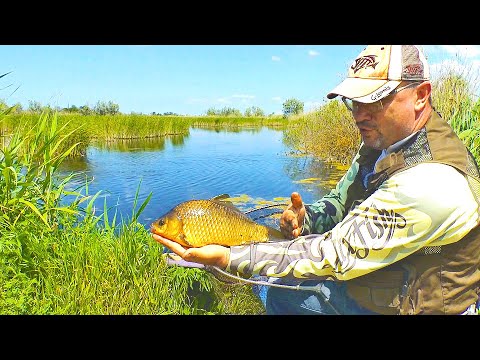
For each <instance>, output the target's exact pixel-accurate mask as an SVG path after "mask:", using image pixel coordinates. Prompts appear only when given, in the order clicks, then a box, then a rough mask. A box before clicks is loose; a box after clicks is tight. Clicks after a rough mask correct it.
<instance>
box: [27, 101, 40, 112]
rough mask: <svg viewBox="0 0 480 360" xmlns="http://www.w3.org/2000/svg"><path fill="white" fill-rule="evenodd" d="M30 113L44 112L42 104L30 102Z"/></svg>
mask: <svg viewBox="0 0 480 360" xmlns="http://www.w3.org/2000/svg"><path fill="white" fill-rule="evenodd" d="M28 111H30V112H34V113H39V112H42V104H40V103H39V102H38V101H33V100H28Z"/></svg>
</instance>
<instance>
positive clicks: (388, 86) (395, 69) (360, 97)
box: [327, 45, 430, 103]
mask: <svg viewBox="0 0 480 360" xmlns="http://www.w3.org/2000/svg"><path fill="white" fill-rule="evenodd" d="M429 79H430V71H429V68H428V63H427V59H426V58H425V55H424V54H423V51H422V49H421V47H419V46H418V45H368V46H367V47H366V48H365V49H363V51H362V52H361V53H360V54H359V55H358V56H357V58H356V59H355V60H354V61H353V63H352V65H351V66H350V68H349V69H348V75H347V78H346V79H345V80H343V81H342V82H341V83H340V84H339V85H338V86H337V87H336V88H335V89H333V90H332V91H331V92H330V93H328V95H327V98H329V99H333V98H335V97H337V96H338V95H340V96H345V97H347V98H350V99H353V100H355V101H358V102H363V103H372V102H375V101H378V100H380V99H383V98H384V97H386V96H388V95H389V94H390V93H391V92H392V91H393V90H394V89H395V88H396V87H397V86H398V85H399V84H400V82H401V81H402V80H413V81H425V80H429Z"/></svg>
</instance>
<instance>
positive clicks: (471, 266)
mask: <svg viewBox="0 0 480 360" xmlns="http://www.w3.org/2000/svg"><path fill="white" fill-rule="evenodd" d="M359 155H360V157H359V159H358V162H359V165H360V169H359V172H358V174H357V177H356V178H355V180H354V183H353V184H352V186H351V187H350V189H349V190H348V193H347V202H346V209H347V210H348V209H350V208H352V207H355V206H356V205H357V204H359V203H360V202H362V201H363V200H364V199H366V198H367V197H368V196H369V195H370V194H372V193H373V192H374V191H375V190H377V189H378V188H379V187H380V185H381V184H382V183H383V182H384V181H385V180H386V179H388V178H389V177H391V176H392V175H393V174H396V173H398V172H400V171H403V170H405V169H408V168H410V167H412V166H415V165H417V164H419V163H422V162H437V163H442V164H446V165H450V166H453V167H454V168H456V169H457V170H458V171H460V172H461V173H463V174H464V175H465V176H466V178H467V180H468V183H469V185H470V188H471V189H472V191H473V193H474V195H475V197H476V200H477V203H479V205H480V174H479V169H478V166H477V164H476V162H475V159H474V158H473V156H472V154H471V153H470V152H469V151H468V149H467V148H466V147H465V145H464V144H463V142H462V141H461V140H460V139H459V138H458V137H457V135H456V134H455V133H454V131H453V130H452V128H451V127H450V126H449V125H448V123H447V122H446V121H445V120H444V119H442V118H441V117H440V116H439V115H438V114H437V113H436V112H435V111H432V115H431V116H430V119H429V120H428V121H427V123H426V124H425V126H424V127H423V128H422V129H421V130H420V131H418V132H417V134H416V135H415V136H413V137H412V138H411V139H409V141H407V143H406V144H405V145H403V146H402V148H401V149H400V150H399V151H396V152H393V153H390V154H389V155H387V156H386V157H385V158H383V159H381V160H380V161H379V162H378V163H377V164H376V165H375V162H376V160H377V159H378V157H379V155H380V151H377V150H373V149H370V148H367V147H365V146H362V148H361V149H360V150H359ZM374 166H375V174H374V175H373V176H372V177H370V178H367V179H368V181H367V183H366V184H365V182H363V180H364V179H365V174H367V173H370V172H371V171H372V170H373V168H374ZM433 180H434V179H433ZM365 185H366V188H365ZM439 196H441V194H439ZM479 266H480V226H479V225H477V226H476V227H475V228H474V229H472V230H471V231H470V232H469V233H468V234H467V235H466V236H465V237H464V238H462V239H461V240H459V241H457V242H455V243H452V244H449V245H442V246H429V247H424V248H422V249H421V250H419V251H417V252H416V253H414V254H412V255H410V256H407V257H406V258H404V259H402V260H400V261H398V262H396V263H394V264H391V265H389V266H387V267H385V268H382V269H380V270H376V271H374V272H371V273H369V274H366V275H363V276H360V277H357V278H354V279H352V280H348V281H347V282H346V284H347V291H348V293H349V295H350V296H351V297H352V298H353V299H355V300H356V301H357V303H358V304H359V305H361V306H363V307H365V308H367V309H369V310H372V311H375V312H377V313H379V314H386V315H393V314H401V315H404V314H460V313H462V312H463V311H465V310H466V309H467V308H468V307H469V306H470V305H472V304H474V303H475V302H476V301H477V300H478V297H479V286H480V285H479V284H480V268H479Z"/></svg>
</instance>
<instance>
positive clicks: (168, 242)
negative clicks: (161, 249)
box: [151, 233, 187, 260]
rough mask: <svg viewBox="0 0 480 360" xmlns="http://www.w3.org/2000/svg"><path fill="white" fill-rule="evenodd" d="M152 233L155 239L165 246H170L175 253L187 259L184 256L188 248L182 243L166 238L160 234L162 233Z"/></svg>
mask: <svg viewBox="0 0 480 360" xmlns="http://www.w3.org/2000/svg"><path fill="white" fill-rule="evenodd" d="M151 235H152V238H153V239H154V240H155V241H157V242H159V243H160V244H162V245H164V246H165V247H167V248H169V249H170V250H172V251H173V252H174V253H175V254H177V255H180V256H181V257H182V259H184V260H186V259H185V258H184V256H185V252H186V251H187V248H185V247H184V246H182V245H180V244H179V243H177V242H175V241H172V240H169V239H167V238H164V237H163V236H160V235H157V234H154V233H152V234H151Z"/></svg>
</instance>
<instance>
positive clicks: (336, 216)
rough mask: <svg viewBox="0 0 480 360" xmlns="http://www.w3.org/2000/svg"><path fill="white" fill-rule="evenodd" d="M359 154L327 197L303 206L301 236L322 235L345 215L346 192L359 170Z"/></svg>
mask: <svg viewBox="0 0 480 360" xmlns="http://www.w3.org/2000/svg"><path fill="white" fill-rule="evenodd" d="M358 158H359V154H358V153H357V155H356V156H355V158H354V159H353V161H352V165H351V166H350V168H349V169H348V171H347V172H346V174H345V175H344V176H343V177H342V178H341V179H340V181H339V182H338V183H337V185H336V187H335V188H333V189H332V190H331V191H330V192H329V193H328V194H327V195H325V196H324V197H323V198H321V199H320V200H318V201H317V202H315V203H313V204H311V205H305V210H306V211H305V219H304V221H303V227H302V235H308V234H312V233H317V234H322V233H324V232H326V231H328V230H331V229H333V227H334V226H335V225H337V224H338V223H339V222H340V221H341V220H342V219H343V217H344V215H345V208H346V205H345V202H346V200H347V192H348V189H349V188H350V186H351V185H352V184H353V182H354V180H355V177H356V176H357V173H358V170H359V164H358V162H357V160H358Z"/></svg>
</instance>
